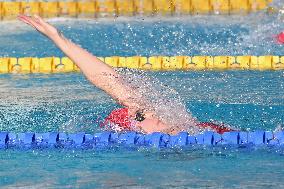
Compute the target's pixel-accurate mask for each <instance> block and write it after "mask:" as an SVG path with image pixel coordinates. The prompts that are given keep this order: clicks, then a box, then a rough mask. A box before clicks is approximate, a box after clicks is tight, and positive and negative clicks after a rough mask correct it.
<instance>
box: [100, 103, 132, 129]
mask: <svg viewBox="0 0 284 189" xmlns="http://www.w3.org/2000/svg"><path fill="white" fill-rule="evenodd" d="M105 123H106V124H107V123H111V124H113V123H114V124H117V125H118V126H120V127H121V128H122V129H123V130H125V129H126V130H129V129H130V128H131V122H130V120H129V115H128V109H127V108H119V109H116V110H113V111H112V112H111V113H110V114H109V116H108V117H106V118H105Z"/></svg>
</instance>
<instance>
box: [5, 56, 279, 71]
mask: <svg viewBox="0 0 284 189" xmlns="http://www.w3.org/2000/svg"><path fill="white" fill-rule="evenodd" d="M98 58H99V59H100V60H101V61H103V62H105V63H106V64H108V65H110V66H112V67H115V68H118V67H121V68H130V69H144V70H152V71H171V70H196V71H198V70H219V71H225V70H259V71H264V70H284V56H273V55H267V56H171V57H169V56H151V57H140V56H132V57H119V56H111V57H98ZM75 71H80V70H79V68H78V67H77V66H76V65H75V64H74V63H73V62H72V61H71V60H70V59H69V58H67V57H62V58H59V57H43V58H36V57H22V58H14V57H3V58H0V73H66V72H75Z"/></svg>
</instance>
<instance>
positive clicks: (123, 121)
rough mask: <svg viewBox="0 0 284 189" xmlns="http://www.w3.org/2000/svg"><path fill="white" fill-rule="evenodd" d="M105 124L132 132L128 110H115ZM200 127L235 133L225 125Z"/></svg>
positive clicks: (208, 123) (205, 123)
mask: <svg viewBox="0 0 284 189" xmlns="http://www.w3.org/2000/svg"><path fill="white" fill-rule="evenodd" d="M105 123H106V124H107V123H114V124H117V125H119V126H120V127H122V130H131V121H130V119H129V115H128V109H127V108H119V109H116V110H113V111H112V112H111V113H110V114H109V116H108V117H107V118H105ZM197 126H198V127H200V128H203V129H206V128H211V129H212V130H213V131H215V132H217V133H219V134H223V133H224V132H229V131H233V130H232V129H230V128H228V127H225V126H224V125H217V124H214V123H211V122H200V123H198V124H197Z"/></svg>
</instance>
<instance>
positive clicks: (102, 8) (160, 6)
mask: <svg viewBox="0 0 284 189" xmlns="http://www.w3.org/2000/svg"><path fill="white" fill-rule="evenodd" d="M269 3H271V0H88V1H77V0H73V1H50V2H44V1H23V2H5V1H3V2H0V19H15V18H16V16H17V15H18V14H19V13H25V14H30V15H33V14H39V15H41V16H43V17H58V16H71V17H79V16H83V17H95V16H119V15H123V16H125V15H126V16H132V15H137V14H138V15H153V14H158V15H172V14H211V13H215V14H220V13H221V14H232V13H239V12H251V11H258V10H263V9H266V8H268V5H269Z"/></svg>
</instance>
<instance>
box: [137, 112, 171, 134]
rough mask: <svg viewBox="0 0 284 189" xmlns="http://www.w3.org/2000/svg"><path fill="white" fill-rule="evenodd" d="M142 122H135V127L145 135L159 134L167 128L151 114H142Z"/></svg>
mask: <svg viewBox="0 0 284 189" xmlns="http://www.w3.org/2000/svg"><path fill="white" fill-rule="evenodd" d="M143 116H144V118H145V119H144V120H143V121H135V123H134V124H135V126H137V127H139V128H140V129H141V130H143V131H144V132H145V133H153V132H160V131H163V130H165V129H167V128H169V127H168V126H167V125H166V124H164V123H163V122H162V121H160V120H159V119H158V118H156V117H155V116H154V113H153V112H143Z"/></svg>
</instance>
